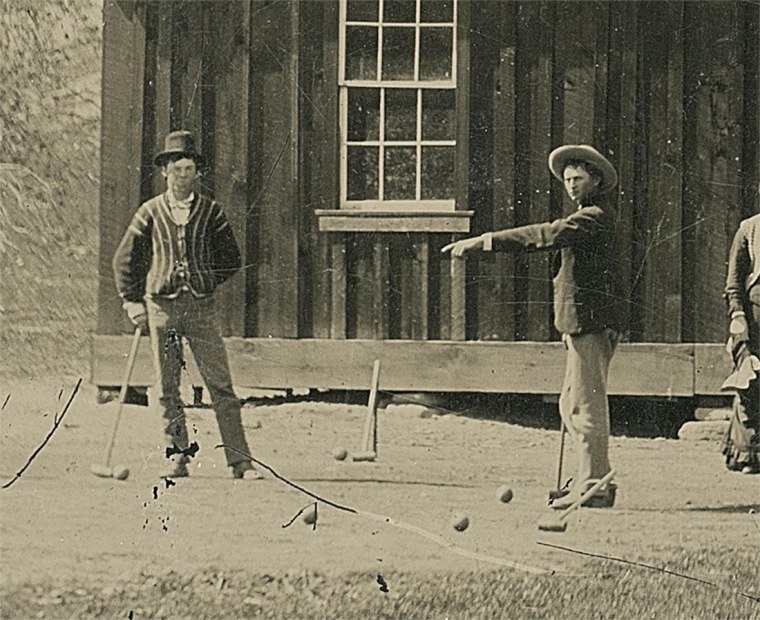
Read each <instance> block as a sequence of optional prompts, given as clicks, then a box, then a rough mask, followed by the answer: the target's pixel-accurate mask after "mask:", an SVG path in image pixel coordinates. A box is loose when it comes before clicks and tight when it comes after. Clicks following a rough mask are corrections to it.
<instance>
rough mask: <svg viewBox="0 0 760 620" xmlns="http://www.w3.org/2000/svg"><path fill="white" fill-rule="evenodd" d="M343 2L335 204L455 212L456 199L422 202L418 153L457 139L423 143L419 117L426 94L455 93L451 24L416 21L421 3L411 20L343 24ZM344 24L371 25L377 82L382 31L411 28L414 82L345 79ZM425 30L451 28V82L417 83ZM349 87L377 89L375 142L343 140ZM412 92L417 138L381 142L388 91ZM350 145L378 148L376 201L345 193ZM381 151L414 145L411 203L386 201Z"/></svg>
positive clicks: (380, 4)
mask: <svg viewBox="0 0 760 620" xmlns="http://www.w3.org/2000/svg"><path fill="white" fill-rule="evenodd" d="M457 1H458V0H453V2H454V4H453V15H454V19H456V10H457V6H456V5H457ZM346 9H347V3H346V1H345V0H341V2H340V28H339V54H340V56H339V60H340V62H339V71H340V75H339V85H340V204H341V207H342V208H346V209H361V210H373V211H426V212H429V211H452V210H454V208H455V200H454V198H453V197H452V198H451V199H444V200H441V199H436V200H432V199H424V200H423V199H422V197H421V192H422V162H423V157H422V149H423V148H426V147H436V146H443V147H451V148H453V147H455V146H456V140H423V139H422V120H423V118H422V114H423V107H422V105H423V102H422V93H423V91H425V90H443V89H452V90H453V89H455V87H456V50H457V45H456V38H457V37H456V22H455V21H454V22H420V2H419V0H417V2H416V6H415V12H416V21H415V22H392V23H387V22H383V21H382V20H381V21H347V20H346ZM382 15H383V0H378V16H382ZM347 26H363V27H375V28H376V29H377V50H376V66H375V76H376V77H380V78H382V75H383V73H382V69H383V41H384V31H385V29H392V28H411V27H414V29H415V37H414V60H413V67H414V79H413V80H383V79H375V80H367V79H350V80H347V79H346V65H347V62H346V32H347ZM424 27H435V28H445V27H449V28H450V29H451V58H450V63H451V64H450V65H449V67H450V74H451V79H445V80H441V79H437V80H420V79H419V72H420V32H421V29H422V28H424ZM351 88H370V89H372V88H376V89H378V90H379V91H380V100H379V102H380V108H379V111H378V113H379V120H378V122H379V128H378V131H379V139H378V140H363V141H359V142H356V141H350V140H348V111H349V105H348V93H349V90H350V89H351ZM403 88H409V89H416V90H417V106H416V130H415V134H416V139H415V140H414V141H411V140H386V139H385V92H386V90H387V89H403ZM350 146H356V147H364V148H377V173H378V178H377V192H378V195H377V197H376V198H375V199H369V200H349V199H348V197H347V192H348V150H349V147H350ZM386 147H413V148H414V149H415V153H416V157H415V166H416V171H415V198H414V200H389V199H384V196H385V186H384V183H385V149H386Z"/></svg>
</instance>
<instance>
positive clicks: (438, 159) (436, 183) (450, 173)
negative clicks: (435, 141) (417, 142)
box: [422, 146, 454, 200]
mask: <svg viewBox="0 0 760 620" xmlns="http://www.w3.org/2000/svg"><path fill="white" fill-rule="evenodd" d="M422 198H423V200H443V199H447V198H454V147H453V146H426V147H425V146H424V147H422Z"/></svg>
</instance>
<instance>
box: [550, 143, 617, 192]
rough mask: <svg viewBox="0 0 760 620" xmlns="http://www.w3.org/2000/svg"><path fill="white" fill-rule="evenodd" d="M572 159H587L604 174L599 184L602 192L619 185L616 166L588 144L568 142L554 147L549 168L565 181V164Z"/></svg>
mask: <svg viewBox="0 0 760 620" xmlns="http://www.w3.org/2000/svg"><path fill="white" fill-rule="evenodd" d="M572 160H577V161H585V162H586V163H589V164H591V165H592V166H594V168H596V169H597V170H598V171H599V173H600V174H601V175H602V182H601V183H600V184H599V192H600V193H604V192H608V191H610V190H611V189H612V188H614V187H615V186H616V185H617V182H618V175H617V172H616V171H615V166H613V165H612V164H611V163H610V161H609V160H608V159H607V158H606V157H605V156H604V155H602V154H601V153H600V152H599V151H597V150H596V149H595V148H594V147H593V146H589V145H588V144H566V145H565V146H560V147H559V148H556V149H554V150H553V151H552V152H551V153H549V170H551V171H552V174H553V175H554V176H555V177H557V178H558V179H559V180H560V181H564V178H563V173H564V172H565V165H566V163H567V162H568V161H572Z"/></svg>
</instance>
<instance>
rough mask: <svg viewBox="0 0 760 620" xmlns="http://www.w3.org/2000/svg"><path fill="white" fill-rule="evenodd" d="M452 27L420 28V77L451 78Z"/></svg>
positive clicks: (432, 78) (425, 78)
mask: <svg viewBox="0 0 760 620" xmlns="http://www.w3.org/2000/svg"><path fill="white" fill-rule="evenodd" d="M452 35H453V30H452V29H451V28H420V79H421V80H450V79H451V76H452V71H451V46H452Z"/></svg>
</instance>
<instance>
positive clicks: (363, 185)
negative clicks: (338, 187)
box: [347, 146, 380, 200]
mask: <svg viewBox="0 0 760 620" xmlns="http://www.w3.org/2000/svg"><path fill="white" fill-rule="evenodd" d="M378 151H379V149H378V147H376V146H372V147H366V146H349V147H348V188H347V189H348V191H347V198H348V200H377V198H378V193H379V189H378V178H379V167H378V163H379V161H380V159H379V157H378Z"/></svg>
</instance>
